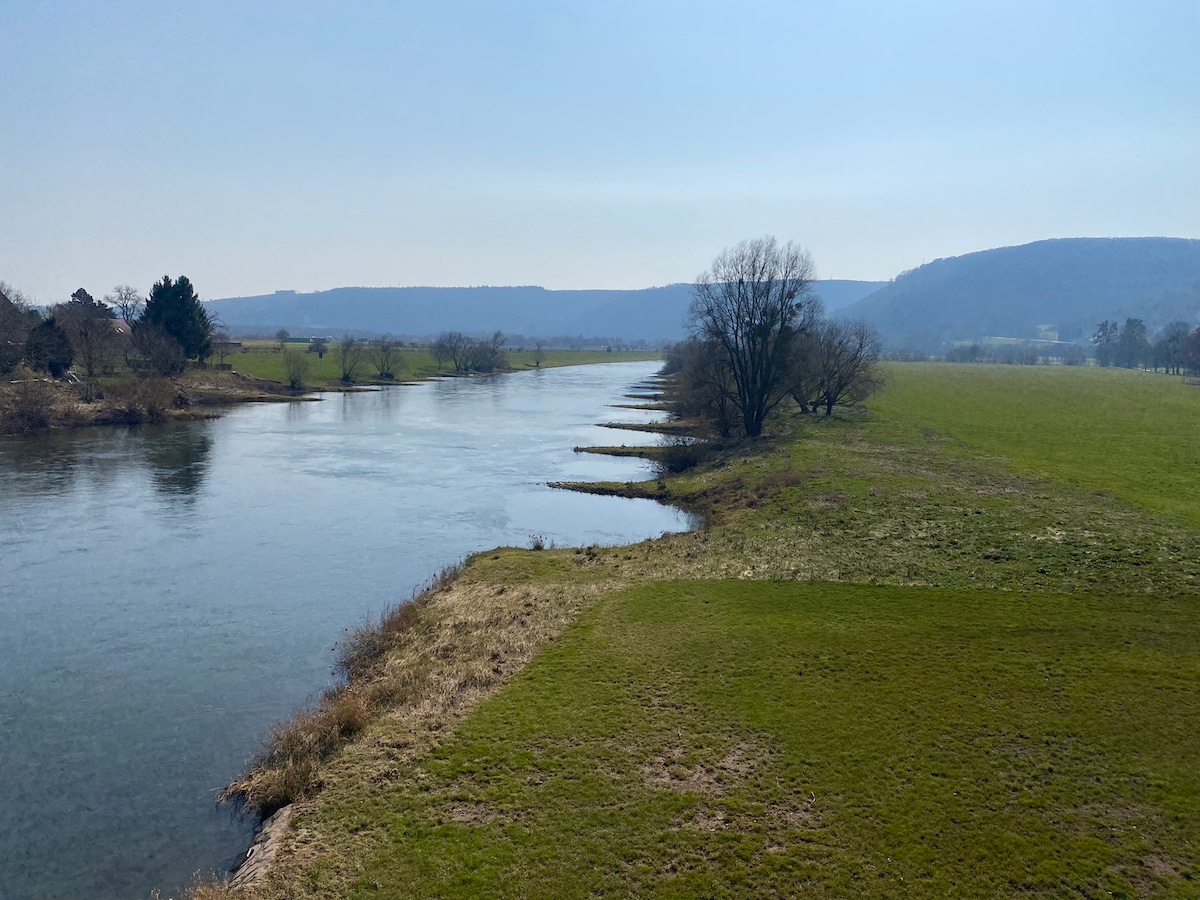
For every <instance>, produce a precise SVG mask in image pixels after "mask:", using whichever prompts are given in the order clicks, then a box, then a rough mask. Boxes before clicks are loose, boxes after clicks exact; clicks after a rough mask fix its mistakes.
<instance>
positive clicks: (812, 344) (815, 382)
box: [788, 324, 822, 413]
mask: <svg viewBox="0 0 1200 900" xmlns="http://www.w3.org/2000/svg"><path fill="white" fill-rule="evenodd" d="M820 330H821V325H820V324H818V325H816V326H814V327H812V328H809V329H808V330H806V331H805V332H804V333H803V334H799V335H797V336H796V339H795V340H794V341H793V342H792V362H791V372H790V375H789V379H788V380H789V387H788V393H790V394H791V395H792V399H793V400H795V401H796V405H797V406H799V407H800V412H802V413H810V412H816V411H817V404H818V403H819V402H820V401H821V386H822V381H821V367H820V364H819V363H820V355H819V353H818V350H819V345H820Z"/></svg>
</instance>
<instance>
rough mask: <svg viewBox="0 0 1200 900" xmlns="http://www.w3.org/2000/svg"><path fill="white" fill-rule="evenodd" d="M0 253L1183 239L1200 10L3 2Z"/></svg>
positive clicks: (841, 270) (37, 289)
mask: <svg viewBox="0 0 1200 900" xmlns="http://www.w3.org/2000/svg"><path fill="white" fill-rule="evenodd" d="M0 37H3V38H4V43H5V47H6V54H7V57H6V60H5V65H6V71H5V80H4V81H5V83H4V85H3V86H0V116H2V117H3V119H2V120H3V121H4V122H5V123H6V136H5V141H4V142H3V144H0V196H2V197H3V198H4V212H5V215H4V217H3V220H2V221H0V279H3V280H6V281H8V282H10V283H12V284H13V285H15V286H16V287H18V288H19V289H21V290H22V291H24V292H25V293H26V294H28V295H29V296H30V297H31V298H32V299H33V300H34V301H35V302H38V303H52V302H58V301H61V300H65V299H66V298H67V297H68V296H69V294H70V292H71V291H73V290H74V289H75V288H77V287H80V286H83V287H85V288H87V289H88V290H89V291H91V292H92V293H93V294H94V295H96V296H97V297H99V296H101V295H103V294H104V293H106V292H108V291H110V290H111V288H112V287H113V285H115V284H119V283H121V284H124V283H128V284H132V285H134V286H135V287H138V288H140V289H141V290H143V291H145V290H147V289H148V288H149V287H150V285H151V283H152V282H153V281H154V280H155V279H157V278H159V277H161V276H162V275H163V274H166V273H169V274H172V275H180V274H184V275H187V276H188V277H189V278H191V279H192V281H193V282H194V283H195V285H196V287H197V290H198V292H199V293H200V295H201V296H202V297H204V298H205V299H219V298H224V297H236V296H253V295H259V294H269V293H273V292H274V291H276V290H296V291H299V292H312V291H320V290H328V289H331V288H336V287H344V286H352V285H353V286H364V287H367V286H455V287H457V286H470V285H496V286H501V285H538V286H542V287H546V288H548V289H551V290H562V289H567V290H570V289H636V288H645V287H650V286H657V285H666V284H672V283H678V282H688V281H691V280H692V279H693V278H694V277H695V275H696V274H697V273H698V272H700V271H701V270H703V269H704V268H705V267H706V266H707V265H708V264H709V262H710V261H711V260H712V258H713V257H714V256H715V255H716V254H717V253H718V252H719V251H720V250H721V249H722V248H724V247H726V246H729V245H731V244H734V243H736V242H737V241H739V240H742V239H745V238H751V237H757V236H760V235H762V234H766V233H771V234H775V235H777V236H778V237H779V238H780V239H781V240H796V241H798V242H799V243H801V244H803V245H804V246H805V247H807V248H808V249H809V250H810V251H811V252H812V255H813V257H814V260H815V262H816V266H817V272H818V276H819V277H820V278H822V279H847V280H862V281H886V280H888V279H890V278H893V277H894V276H895V275H897V274H898V273H899V272H901V271H903V270H906V269H911V268H914V267H916V266H919V265H921V264H922V263H923V262H929V261H932V260H933V259H936V258H941V257H950V256H957V255H961V254H964V253H969V252H974V251H980V250H987V249H991V248H993V247H1001V246H1011V245H1018V244H1025V243H1030V242H1033V241H1038V240H1044V239H1049V238H1057V237H1084V236H1098V237H1139V236H1166V237H1184V238H1200V217H1197V216H1196V214H1195V211H1196V209H1198V208H1200V166H1197V165H1196V162H1197V160H1198V159H1200V56H1197V54H1195V52H1194V47H1195V45H1196V44H1197V43H1200V7H1197V6H1196V5H1195V4H1194V3H1190V2H1169V0H1159V2H1152V3H1149V4H1141V5H1139V6H1138V7H1137V8H1136V9H1134V8H1132V7H1128V6H1124V5H1120V4H1095V3H1088V4H1083V3H1075V2H1064V3H1055V4H1049V5H1046V4H1037V3H1014V4H1005V5H1003V7H994V8H991V7H989V8H983V7H979V6H977V5H974V4H969V5H963V4H940V3H924V4H915V5H905V6H904V7H903V8H897V7H894V6H893V5H891V4H882V3H857V4H852V5H839V6H838V7H837V8H825V7H813V8H804V7H798V6H796V5H793V4H783V3H759V4H753V5H750V6H743V7H740V8H739V10H738V11H737V12H736V13H732V12H731V11H730V10H729V8H728V7H726V6H725V5H720V4H703V3H702V4H687V5H684V4H676V3H664V4H653V5H646V4H632V3H616V4H608V5H605V6H604V7H586V6H576V5H570V4H555V3H548V2H527V3H522V4H519V5H512V6H508V7H503V8H497V7H494V6H492V5H490V4H484V3H460V4H458V5H456V6H453V7H438V8H436V9H433V8H418V7H404V6H399V5H392V4H383V3H367V2H361V3H353V4H337V5H335V4H327V3H321V2H312V0H309V2H297V3H287V4H283V3H267V4H256V5H254V7H253V8H245V7H243V6H242V5H239V4H232V3H213V4H204V5H202V6H183V7H163V6H161V5H160V4H152V3H149V2H145V0H138V2H126V3H85V2H83V0H65V2H62V3H57V4H54V5H52V6H51V5H41V4H39V5H28V6H24V5H23V6H20V7H13V8H12V9H10V10H8V11H7V12H6V15H5V17H4V18H3V21H2V22H0Z"/></svg>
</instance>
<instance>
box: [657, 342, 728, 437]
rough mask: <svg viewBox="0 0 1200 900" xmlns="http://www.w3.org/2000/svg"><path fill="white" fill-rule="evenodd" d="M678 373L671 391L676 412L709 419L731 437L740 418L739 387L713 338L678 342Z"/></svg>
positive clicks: (681, 415)
mask: <svg viewBox="0 0 1200 900" xmlns="http://www.w3.org/2000/svg"><path fill="white" fill-rule="evenodd" d="M676 349H677V352H678V353H679V363H678V364H679V372H678V377H677V379H676V389H675V390H674V391H672V392H671V396H672V407H673V411H674V412H675V414H676V415H677V416H679V417H680V418H685V419H690V418H699V419H703V420H704V421H706V422H708V423H709V424H710V425H711V426H712V427H713V428H714V429H715V430H716V432H717V434H719V435H720V436H721V437H729V435H730V434H732V433H733V429H734V426H735V425H736V424H737V421H738V408H737V388H736V386H735V385H734V383H733V373H732V371H731V370H730V368H729V363H728V361H727V360H726V358H725V354H724V353H722V352H721V349H720V348H719V347H718V346H717V345H716V344H715V343H713V342H712V341H701V340H699V339H697V338H694V337H692V338H688V340H686V341H684V342H683V343H682V344H681V345H677V348H676Z"/></svg>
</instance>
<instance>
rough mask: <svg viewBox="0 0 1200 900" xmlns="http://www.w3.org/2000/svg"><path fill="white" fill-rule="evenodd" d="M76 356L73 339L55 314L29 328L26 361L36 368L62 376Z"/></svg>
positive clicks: (57, 376)
mask: <svg viewBox="0 0 1200 900" xmlns="http://www.w3.org/2000/svg"><path fill="white" fill-rule="evenodd" d="M74 358H75V355H74V353H73V351H72V350H71V341H70V339H69V338H68V337H67V333H66V332H65V331H63V329H62V326H60V325H59V324H58V323H57V322H56V321H55V320H54V316H51V317H50V318H48V319H46V320H45V321H44V322H41V323H39V324H38V325H36V326H34V327H33V328H31V329H29V337H28V338H26V340H25V361H26V362H27V363H29V365H30V366H31V367H33V368H34V369H37V370H38V371H39V372H49V373H50V374H51V375H52V376H53V377H55V378H61V377H62V376H63V374H64V373H65V372H66V371H67V369H69V368H71V362H72V361H73V360H74Z"/></svg>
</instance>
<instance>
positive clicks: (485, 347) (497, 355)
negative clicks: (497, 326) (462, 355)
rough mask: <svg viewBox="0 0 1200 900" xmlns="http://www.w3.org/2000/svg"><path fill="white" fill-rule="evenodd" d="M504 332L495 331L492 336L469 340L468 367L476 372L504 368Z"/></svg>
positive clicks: (505, 362) (505, 361) (505, 363)
mask: <svg viewBox="0 0 1200 900" xmlns="http://www.w3.org/2000/svg"><path fill="white" fill-rule="evenodd" d="M503 348H504V334H503V333H502V332H499V331H496V332H493V334H492V336H491V337H490V338H480V339H478V340H470V341H468V351H467V368H468V369H471V370H473V371H476V372H494V371H496V370H497V369H502V368H504V366H505V365H507V360H506V359H505V358H504V349H503Z"/></svg>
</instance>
